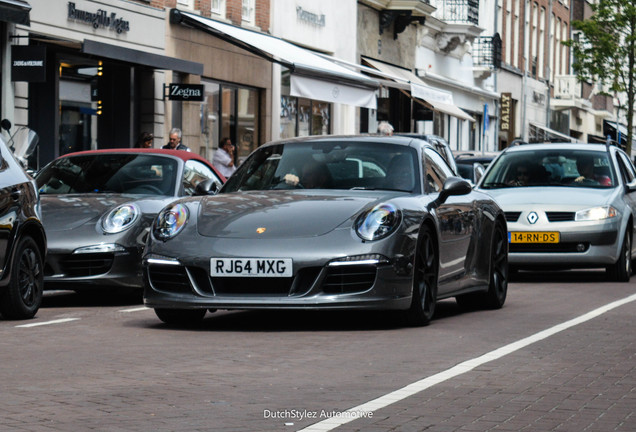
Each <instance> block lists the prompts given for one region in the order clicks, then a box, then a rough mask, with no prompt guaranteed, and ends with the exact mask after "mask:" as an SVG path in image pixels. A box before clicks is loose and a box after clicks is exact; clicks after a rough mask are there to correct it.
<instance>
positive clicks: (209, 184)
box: [194, 179, 219, 196]
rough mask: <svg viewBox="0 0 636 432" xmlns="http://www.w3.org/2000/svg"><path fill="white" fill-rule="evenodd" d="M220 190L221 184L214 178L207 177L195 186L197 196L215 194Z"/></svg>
mask: <svg viewBox="0 0 636 432" xmlns="http://www.w3.org/2000/svg"><path fill="white" fill-rule="evenodd" d="M218 191H219V184H218V183H217V182H215V181H214V179H207V180H204V181H202V182H199V184H197V186H196V187H195V188H194V195H195V196H202V195H214V194H216V193H217V192H218Z"/></svg>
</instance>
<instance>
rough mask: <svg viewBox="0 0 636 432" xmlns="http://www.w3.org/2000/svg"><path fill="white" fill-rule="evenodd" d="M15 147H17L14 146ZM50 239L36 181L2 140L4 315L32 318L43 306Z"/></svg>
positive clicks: (0, 281)
mask: <svg viewBox="0 0 636 432" xmlns="http://www.w3.org/2000/svg"><path fill="white" fill-rule="evenodd" d="M12 147H13V146H12ZM45 255H46V235H45V233H44V228H43V227H42V223H41V220H40V202H39V197H38V192H37V189H36V187H35V183H34V181H33V179H32V178H31V177H30V176H29V175H28V174H27V173H26V172H25V171H24V169H23V167H22V165H21V164H20V163H19V162H18V161H17V160H16V159H15V157H14V155H13V153H12V152H11V151H10V150H9V147H8V146H7V144H6V143H5V141H4V140H3V139H2V138H1V137H0V314H1V315H2V317H3V318H5V319H27V318H32V317H33V316H34V315H35V314H36V313H37V311H38V309H39V308H40V304H41V303H42V289H43V285H44V279H43V277H44V271H43V270H44V266H43V262H44V257H45Z"/></svg>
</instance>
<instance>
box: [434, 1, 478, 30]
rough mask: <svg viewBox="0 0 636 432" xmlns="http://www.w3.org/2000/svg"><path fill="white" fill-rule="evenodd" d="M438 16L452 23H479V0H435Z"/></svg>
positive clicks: (436, 14) (436, 15)
mask: <svg viewBox="0 0 636 432" xmlns="http://www.w3.org/2000/svg"><path fill="white" fill-rule="evenodd" d="M433 3H434V4H435V7H436V8H437V11H436V13H435V14H434V15H435V17H436V18H438V19H440V20H442V21H446V22H447V23H452V24H474V25H479V0H435V1H434V2H433Z"/></svg>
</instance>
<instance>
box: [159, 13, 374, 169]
mask: <svg viewBox="0 0 636 432" xmlns="http://www.w3.org/2000/svg"><path fill="white" fill-rule="evenodd" d="M170 22H171V24H172V25H171V27H170V34H169V39H171V46H170V47H169V52H174V53H175V55H176V54H177V53H178V54H187V55H189V56H192V57H185V58H186V59H188V60H194V59H195V58H196V59H201V60H202V61H203V65H204V71H203V73H202V77H201V83H202V84H204V86H205V89H206V90H205V93H206V99H205V102H204V103H203V104H202V105H201V106H198V107H197V105H196V104H194V103H191V104H184V105H183V110H184V111H183V113H182V115H181V117H182V118H190V119H192V118H201V119H202V121H201V131H202V137H203V138H202V139H201V140H200V141H199V148H200V152H201V153H202V154H208V157H211V155H212V154H213V152H214V151H215V149H216V148H217V147H218V143H219V141H220V139H221V138H223V137H226V136H227V137H229V138H230V139H231V140H232V141H233V142H235V143H237V144H238V145H237V149H238V158H239V160H240V159H242V158H244V157H246V156H247V155H248V154H249V153H250V152H251V151H252V150H253V149H255V148H256V147H258V146H259V145H261V144H263V143H264V142H266V141H268V140H270V139H272V138H279V137H282V138H285V137H292V136H304V135H310V134H323V133H332V132H334V129H333V126H332V125H333V123H332V118H333V113H334V111H335V108H334V107H338V106H340V105H349V106H353V107H356V106H366V107H372V108H375V106H376V98H375V90H376V88H377V87H378V83H377V81H375V80H373V79H371V78H369V77H366V76H364V75H362V74H360V73H357V72H354V71H351V70H349V69H347V68H345V67H342V66H339V65H337V64H335V63H333V62H332V61H330V60H327V59H325V58H323V57H322V56H320V55H318V54H316V53H314V52H312V51H310V50H307V49H304V48H301V47H299V46H297V45H295V44H292V43H290V42H288V41H286V40H283V39H280V38H276V37H273V36H270V35H267V34H265V33H262V32H257V31H252V30H248V29H245V28H242V27H237V26H234V25H230V24H226V23H224V22H221V21H218V20H214V19H210V18H205V17H201V16H200V15H198V14H195V13H192V12H188V11H185V10H179V9H173V10H171V12H170ZM194 56H196V57H194ZM278 77H280V79H279V78H278ZM273 88H275V89H276V94H275V93H274V91H273ZM274 107H276V109H274ZM274 117H276V121H274ZM273 124H275V127H276V133H274V131H273V130H272V125H273ZM232 125H234V126H232ZM186 128H187V126H186V125H184V130H186ZM191 129H192V128H190V130H191ZM191 138H192V139H196V137H194V136H192V137H191ZM188 145H190V144H188Z"/></svg>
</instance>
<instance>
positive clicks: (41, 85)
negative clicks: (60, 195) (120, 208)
mask: <svg viewBox="0 0 636 432" xmlns="http://www.w3.org/2000/svg"><path fill="white" fill-rule="evenodd" d="M12 1H13V0H12ZM28 4H29V6H30V11H29V14H28V17H29V21H30V22H29V23H28V24H26V23H24V22H23V23H20V24H16V25H15V29H14V31H12V32H11V34H10V35H9V36H8V37H9V39H10V44H11V47H10V48H11V62H12V63H11V76H10V77H2V79H3V89H4V88H5V83H8V84H12V88H14V89H15V94H14V104H15V108H14V118H15V119H16V121H17V122H18V123H19V122H20V119H23V120H22V124H28V125H29V127H31V128H32V129H34V130H36V132H38V134H39V136H40V145H39V154H38V155H37V157H34V160H32V161H31V165H32V166H33V167H34V168H39V167H41V166H43V165H44V164H45V163H48V162H49V161H51V160H52V159H54V158H55V157H57V156H59V155H62V154H65V153H68V152H72V151H80V150H88V149H96V148H117V147H131V146H134V145H135V140H136V137H137V136H138V135H139V133H141V132H143V131H148V132H152V133H154V134H155V136H157V137H158V138H159V139H161V137H162V136H163V135H164V134H165V130H167V129H169V128H170V127H171V126H172V123H173V120H174V119H173V118H166V117H167V116H166V115H165V112H164V111H165V110H163V109H158V108H157V106H158V105H159V106H161V103H163V102H164V100H163V99H164V98H163V94H162V92H161V88H162V85H163V84H164V83H166V82H169V81H168V80H172V79H173V77H186V78H187V77H190V76H195V77H196V80H197V81H198V80H199V77H200V75H201V74H202V73H203V65H202V64H201V63H198V62H196V61H189V60H183V59H179V58H176V57H174V56H170V55H167V54H166V46H165V45H166V19H167V13H166V11H165V10H164V9H159V8H153V7H148V6H146V5H143V4H139V3H133V2H124V1H119V2H104V1H91V0H74V1H59V0H56V1H51V0H29V2H28ZM1 17H2V2H1V1H0V18H1ZM9 80H10V81H9ZM175 103H176V102H175ZM179 103H181V102H179ZM178 126H181V125H180V124H179V125H178ZM159 144H161V142H158V143H157V146H159Z"/></svg>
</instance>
